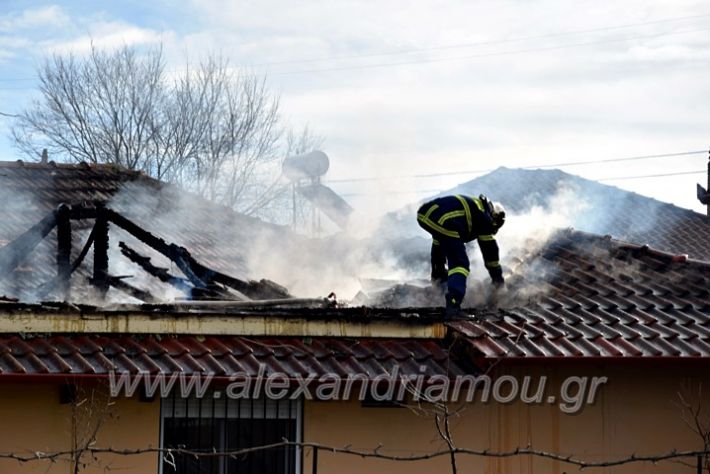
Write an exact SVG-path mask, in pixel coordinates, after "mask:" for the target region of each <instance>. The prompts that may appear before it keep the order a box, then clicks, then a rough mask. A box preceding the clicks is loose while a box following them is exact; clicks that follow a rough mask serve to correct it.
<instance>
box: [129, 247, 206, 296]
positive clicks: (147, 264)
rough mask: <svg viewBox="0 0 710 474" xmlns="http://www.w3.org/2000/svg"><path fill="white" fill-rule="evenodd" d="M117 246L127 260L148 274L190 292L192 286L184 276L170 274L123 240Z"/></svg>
mask: <svg viewBox="0 0 710 474" xmlns="http://www.w3.org/2000/svg"><path fill="white" fill-rule="evenodd" d="M118 246H119V247H120V249H121V253H122V254H123V255H124V256H125V257H126V258H127V259H128V260H130V261H131V262H133V263H135V264H137V265H138V266H139V267H141V268H142V269H143V270H144V271H145V272H146V273H148V274H149V275H152V276H154V277H155V278H157V279H159V280H160V281H162V282H163V283H168V284H169V285H172V286H173V287H175V288H177V289H178V290H180V291H182V292H183V293H185V294H186V295H189V294H190V293H191V291H192V286H190V284H189V283H188V282H187V280H185V279H184V278H180V277H176V276H175V275H171V274H170V272H168V271H167V270H166V269H165V268H160V267H156V266H155V265H153V263H152V262H151V261H150V257H146V256H145V255H141V254H140V253H138V252H136V251H135V250H133V249H132V248H131V247H129V246H128V245H127V244H126V243H125V242H119V243H118Z"/></svg>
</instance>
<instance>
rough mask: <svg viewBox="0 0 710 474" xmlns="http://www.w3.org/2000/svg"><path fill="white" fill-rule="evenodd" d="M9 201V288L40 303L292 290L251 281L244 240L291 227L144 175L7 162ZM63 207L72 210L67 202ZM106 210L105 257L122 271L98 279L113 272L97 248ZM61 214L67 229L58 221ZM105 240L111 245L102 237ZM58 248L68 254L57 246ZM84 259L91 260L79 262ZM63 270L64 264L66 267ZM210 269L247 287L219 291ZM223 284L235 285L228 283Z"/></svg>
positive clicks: (4, 192)
mask: <svg viewBox="0 0 710 474" xmlns="http://www.w3.org/2000/svg"><path fill="white" fill-rule="evenodd" d="M0 199H2V200H3V203H4V216H3V217H4V218H3V220H2V221H0V247H3V246H4V247H3V249H2V250H3V253H4V255H5V257H4V258H3V262H2V263H3V265H4V267H5V268H6V270H7V269H8V268H10V267H11V269H10V271H9V272H6V273H4V274H3V281H1V282H0V294H4V295H6V296H11V297H17V298H19V299H21V300H23V301H39V300H42V299H45V298H62V297H63V296H64V295H65V294H67V293H69V292H70V293H72V294H73V295H74V296H75V297H74V300H76V301H84V302H88V301H99V300H100V299H102V298H101V297H102V296H103V295H102V294H101V293H107V298H108V300H115V299H125V297H126V296H125V295H126V294H127V293H128V294H130V295H131V296H132V297H134V298H138V299H139V300H144V301H151V300H153V299H157V300H170V299H173V298H176V297H177V298H183V297H191V298H204V297H211V298H213V297H217V296H220V295H221V297H226V296H230V298H233V297H239V298H242V299H243V297H244V295H249V294H251V296H249V298H253V297H255V295H259V296H256V298H258V299H261V298H275V297H278V298H280V297H285V296H286V295H287V292H286V291H285V290H284V289H283V288H281V287H279V286H278V285H275V284H272V283H270V282H267V281H263V282H256V283H255V282H250V281H249V279H248V278H245V275H246V273H247V272H246V267H247V261H246V258H247V256H248V253H247V252H248V251H249V247H248V246H247V245H245V243H249V242H253V240H254V239H255V238H256V236H261V237H262V238H267V237H268V236H272V235H284V234H287V233H288V230H287V229H284V228H281V227H278V226H273V225H270V224H267V223H264V222H262V221H259V220H258V219H253V218H249V217H247V216H243V215H240V214H237V213H235V212H233V211H232V210H231V209H228V208H225V207H223V206H219V205H216V204H214V203H211V202H209V201H206V200H204V199H202V198H200V197H198V196H195V195H192V194H190V193H186V192H183V191H182V190H180V189H178V188H176V187H174V186H171V185H168V184H165V183H161V182H159V181H157V180H154V179H151V178H148V177H146V176H144V175H142V174H140V173H137V172H134V171H129V170H125V169H121V168H117V167H113V166H108V165H87V164H84V163H82V164H78V165H68V164H56V163H53V162H50V163H24V162H22V161H18V162H10V163H8V162H0ZM62 204H66V206H65V207H63V208H60V207H59V206H60V205H62ZM58 209H67V210H68V212H69V220H70V221H71V224H68V223H67V221H66V219H64V218H61V216H62V215H63V212H64V211H61V212H59V211H58ZM97 209H105V213H104V214H105V215H104V219H103V221H106V218H108V220H112V222H111V225H110V227H111V232H110V234H111V238H110V239H109V241H108V245H109V247H108V250H107V251H106V252H102V253H101V255H103V257H102V258H108V259H109V260H110V261H111V267H112V268H111V271H112V272H113V273H111V274H108V275H106V277H105V281H99V280H100V279H99V280H97V277H99V276H100V273H101V272H100V271H98V272H97V268H99V269H100V268H104V269H105V266H106V265H105V262H101V261H99V262H96V261H95V260H94V259H95V257H96V256H97V253H96V252H89V251H88V250H89V248H90V247H91V246H92V243H93V242H94V240H95V239H96V237H97V233H98V234H100V236H99V237H100V238H104V237H105V234H106V233H105V232H104V231H103V230H102V231H101V232H98V230H97V226H95V219H96V215H97V211H96V210H97ZM58 217H59V221H60V225H55V224H56V223H57V218H58ZM106 222H108V221H106ZM99 227H101V226H99ZM28 229H34V230H33V231H30V232H28ZM143 229H149V230H150V231H151V232H145V231H144V230H143ZM60 234H61V236H60ZM159 236H165V237H167V238H168V239H169V240H170V241H171V242H166V241H163V240H161V239H160V237H159ZM44 237H46V238H44ZM67 238H70V239H71V243H70V244H69V247H67V246H66V242H64V243H63V244H62V240H63V239H67ZM11 242H13V243H12V244H10V243H11ZM58 244H59V245H58ZM101 245H102V246H106V245H107V244H106V242H103V241H102V242H101ZM58 247H59V249H63V250H62V251H61V252H58ZM31 248H32V249H33V250H32V251H31V257H30V258H28V259H25V260H23V261H18V260H17V256H20V255H21V256H27V254H28V251H27V250H28V249H31ZM187 248H189V249H190V250H189V252H188V253H187V254H186V253H185V252H187V250H185V249H187ZM104 254H105V255H104ZM180 254H182V256H180ZM79 257H81V258H79ZM82 260H83V264H81V265H77V264H78V263H81V261H82ZM181 260H183V261H189V260H192V262H193V263H192V264H190V265H188V266H186V265H184V263H178V262H179V261H181ZM196 265H197V266H196ZM58 266H63V269H62V270H61V271H59V270H58ZM190 267H194V268H190ZM200 267H201V268H200ZM92 268H93V269H94V270H93V271H92ZM68 270H71V271H70V273H72V272H73V275H74V277H73V278H72V279H71V283H70V284H69V285H68V286H67V287H61V285H59V286H57V285H56V283H57V281H56V280H57V277H58V275H60V274H64V273H66V272H67V271H68ZM195 271H197V273H194V272H195ZM185 272H187V274H186V273H185ZM200 273H203V275H202V276H200ZM204 273H209V274H210V275H211V276H210V278H208V279H210V280H214V276H215V275H222V277H217V278H222V280H224V277H227V276H231V275H236V276H237V277H240V278H233V280H235V281H238V282H241V283H236V285H237V286H243V284H246V286H243V288H242V289H241V290H238V289H237V288H235V287H234V283H235V282H234V281H232V283H233V284H232V286H231V288H232V290H229V292H230V293H231V294H230V295H227V294H220V292H219V291H218V289H217V288H216V287H211V288H208V287H209V286H210V283H207V282H205V281H204V278H205V275H204ZM129 278H130V279H129ZM92 279H94V282H95V283H98V287H99V289H100V290H101V291H100V292H99V294H98V298H97V293H96V291H95V288H96V287H97V285H93V286H92V285H88V284H87V282H89V281H90V280H92ZM200 280H202V283H204V284H202V283H200ZM107 282H108V288H109V289H108V291H106V284H107ZM216 284H217V285H222V286H225V285H226V286H229V284H227V283H225V281H223V282H222V283H219V282H217V283H216ZM53 288H54V290H55V291H54V293H52V292H51V290H52V289H53ZM117 288H119V289H120V291H116V289H117ZM233 290H237V291H238V292H241V293H242V295H239V294H237V293H235V291H233Z"/></svg>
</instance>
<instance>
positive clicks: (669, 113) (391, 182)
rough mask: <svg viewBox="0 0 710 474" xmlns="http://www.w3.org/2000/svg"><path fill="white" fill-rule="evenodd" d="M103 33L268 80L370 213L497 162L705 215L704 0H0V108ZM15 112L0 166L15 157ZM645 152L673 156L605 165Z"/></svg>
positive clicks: (108, 42) (708, 20) (99, 41)
mask: <svg viewBox="0 0 710 474" xmlns="http://www.w3.org/2000/svg"><path fill="white" fill-rule="evenodd" d="M92 41H93V43H94V44H95V45H97V46H99V47H101V48H108V49H110V48H117V47H120V46H123V45H126V44H128V45H136V46H141V47H142V46H153V45H158V44H162V45H163V47H164V51H165V56H166V60H167V63H168V64H167V66H168V69H170V67H174V68H176V69H177V68H179V67H180V66H181V65H182V64H184V62H185V57H186V56H187V57H189V58H190V60H191V61H192V60H198V59H199V58H202V57H205V56H206V55H207V54H209V53H219V54H222V55H223V56H224V57H226V58H228V59H229V61H230V64H231V65H232V66H233V67H236V68H243V69H245V70H247V71H249V72H251V73H256V74H259V75H265V76H266V80H267V83H268V84H269V87H271V88H272V90H274V91H276V92H278V94H279V95H280V98H281V113H282V115H283V117H284V120H285V121H286V122H287V123H289V124H292V125H293V126H295V127H301V126H304V125H308V126H309V128H310V129H311V130H313V131H314V132H315V133H316V134H318V135H320V136H322V137H323V138H324V144H323V146H322V149H323V150H324V151H325V152H326V153H327V154H328V156H329V157H330V160H331V166H330V170H329V172H328V174H327V176H326V182H327V183H328V184H329V185H330V186H332V187H333V189H335V190H336V191H337V192H339V193H341V194H343V195H344V196H345V197H346V199H348V200H349V201H350V202H351V203H352V204H353V205H354V207H356V208H357V209H361V210H367V212H373V213H377V214H381V213H384V212H386V211H389V210H392V209H395V208H398V207H400V206H402V205H404V204H407V203H411V202H414V201H417V200H419V199H421V198H423V197H425V196H428V195H432V194H435V193H437V192H439V191H441V190H444V189H447V188H450V187H453V186H454V185H456V184H457V183H461V182H464V181H467V180H469V179H472V178H475V177H476V176H478V175H480V174H481V173H482V172H485V171H486V170H492V169H495V168H497V167H499V166H507V167H537V166H545V167H558V168H560V169H563V170H564V171H567V172H570V173H573V174H577V175H580V176H583V177H586V178H589V179H594V180H603V182H605V183H607V184H610V185H614V186H618V187H621V188H624V189H628V190H632V191H635V192H638V193H640V194H644V195H647V196H651V197H654V198H656V199H659V200H661V201H666V202H672V203H674V204H677V205H679V206H682V207H686V208H691V209H695V210H698V211H701V212H703V211H704V209H703V207H702V205H701V204H700V203H698V201H697V200H696V188H695V183H696V182H701V183H703V184H705V183H706V181H707V173H706V172H705V171H704V170H706V167H707V163H708V153H707V150H708V149H709V148H710V113H709V111H710V81H709V80H708V71H709V66H710V4H708V3H707V2H702V1H693V0H672V1H670V0H666V1H663V0H643V1H637V0H614V1H608V0H580V1H569V0H540V1H535V2H531V1H522V0H497V1H475V0H447V1H442V0H413V1H406V2H405V1H403V0H400V1H391V0H378V1H365V0H328V1H298V2H296V1H289V0H258V1H257V0H250V1H242V0H232V1H222V0H200V1H198V0H192V1H187V0H185V1H168V0H151V1H148V2H146V1H144V0H142V1H133V0H123V1H120V2H118V1H101V0H92V1H89V0H69V1H65V2H48V1H33V0H28V1H15V0H0V113H3V114H9V115H12V114H15V113H17V112H19V111H21V110H22V109H23V108H24V107H26V106H27V105H28V104H29V102H30V100H32V98H33V97H36V94H37V92H36V87H37V83H36V79H35V70H36V67H37V66H38V65H39V64H41V61H42V59H43V57H45V56H46V55H48V54H52V53H64V52H68V51H73V52H75V53H77V54H82V53H84V52H86V51H87V49H88V48H89V47H90V44H91V42H92ZM11 121H12V119H11V118H10V117H7V116H4V115H2V116H0V160H16V159H18V158H21V156H20V155H19V152H18V151H17V150H15V149H14V148H13V147H12V143H11V140H10V139H9V136H8V133H9V128H10V125H11ZM688 152H696V153H692V154H687V153H688ZM649 155H674V156H662V157H657V158H643V159H633V160H624V161H609V160H616V159H619V158H632V157H646V156H649ZM579 162H585V163H587V164H577V165H574V164H570V163H579ZM588 162H592V163H588ZM561 164H565V165H564V166H560V165H561ZM651 175H653V177H649V176H651ZM658 175H661V176H658ZM373 178H374V179H373ZM493 198H495V197H494V196H493Z"/></svg>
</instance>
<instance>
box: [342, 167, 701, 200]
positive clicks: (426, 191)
mask: <svg viewBox="0 0 710 474" xmlns="http://www.w3.org/2000/svg"><path fill="white" fill-rule="evenodd" d="M705 173H707V170H697V171H679V172H675V173H658V174H643V175H633V176H614V177H611V178H601V179H594V180H590V181H623V180H627V179H645V178H665V177H669V176H686V175H694V174H705ZM442 191H444V190H443V189H424V190H407V191H405V190H395V191H387V192H386V193H387V194H388V195H391V194H427V195H432V194H437V193H440V192H442ZM375 194H381V193H376V192H354V193H343V194H341V196H343V197H352V196H370V195H375Z"/></svg>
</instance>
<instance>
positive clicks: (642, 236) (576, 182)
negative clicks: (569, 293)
mask: <svg viewBox="0 0 710 474" xmlns="http://www.w3.org/2000/svg"><path fill="white" fill-rule="evenodd" d="M456 193H460V194H468V195H472V196H478V195H479V194H484V195H486V196H487V197H489V198H490V199H492V200H494V201H499V202H501V203H502V204H503V205H504V206H505V207H506V209H507V210H508V213H509V214H514V215H515V214H517V215H521V214H525V213H527V212H528V211H530V210H531V209H532V208H534V207H539V208H542V209H545V210H549V212H550V213H551V214H562V215H564V217H565V218H566V219H567V221H568V222H567V223H566V224H565V226H569V227H573V228H575V229H578V230H582V231H585V232H592V233H595V234H600V235H611V236H612V237H614V238H615V239H619V240H625V241H627V242H633V243H637V244H641V245H650V246H652V247H655V248H658V249H660V250H664V251H667V252H672V253H677V254H682V253H686V254H688V255H690V256H691V257H692V258H697V259H701V260H708V261H710V218H709V217H707V216H706V215H704V214H699V213H697V212H694V211H691V210H688V209H683V208H681V207H678V206H675V205H673V204H669V203H665V202H661V201H658V200H656V199H653V198H650V197H646V196H641V195H640V194H636V193H633V192H630V191H625V190H623V189H619V188H617V187H614V186H609V185H606V184H602V183H599V182H597V181H591V180H588V179H584V178H581V177H579V176H574V175H571V174H568V173H565V172H563V171H560V170H541V169H536V170H527V169H510V168H498V169H497V170H495V171H493V172H491V173H488V174H486V175H483V176H480V177H478V178H475V179H473V180H471V181H468V182H465V183H463V184H460V185H458V186H456V187H455V188H452V189H450V190H447V191H444V192H442V193H441V195H446V194H456ZM688 193H695V189H688ZM419 204H421V203H418V204H415V205H413V206H410V207H408V208H407V209H404V210H401V211H398V212H397V213H392V214H390V215H389V216H388V217H389V218H388V219H386V220H385V225H384V226H383V227H384V228H385V229H384V232H385V233H387V234H388V235H392V234H394V235H396V236H398V237H401V236H402V235H407V236H411V235H421V234H422V231H421V230H420V229H418V228H417V226H416V220H415V218H414V216H415V214H416V208H417V206H418V205H419ZM392 229H394V232H393V231H392ZM402 231H405V232H402ZM502 232H505V229H503V231H502Z"/></svg>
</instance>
